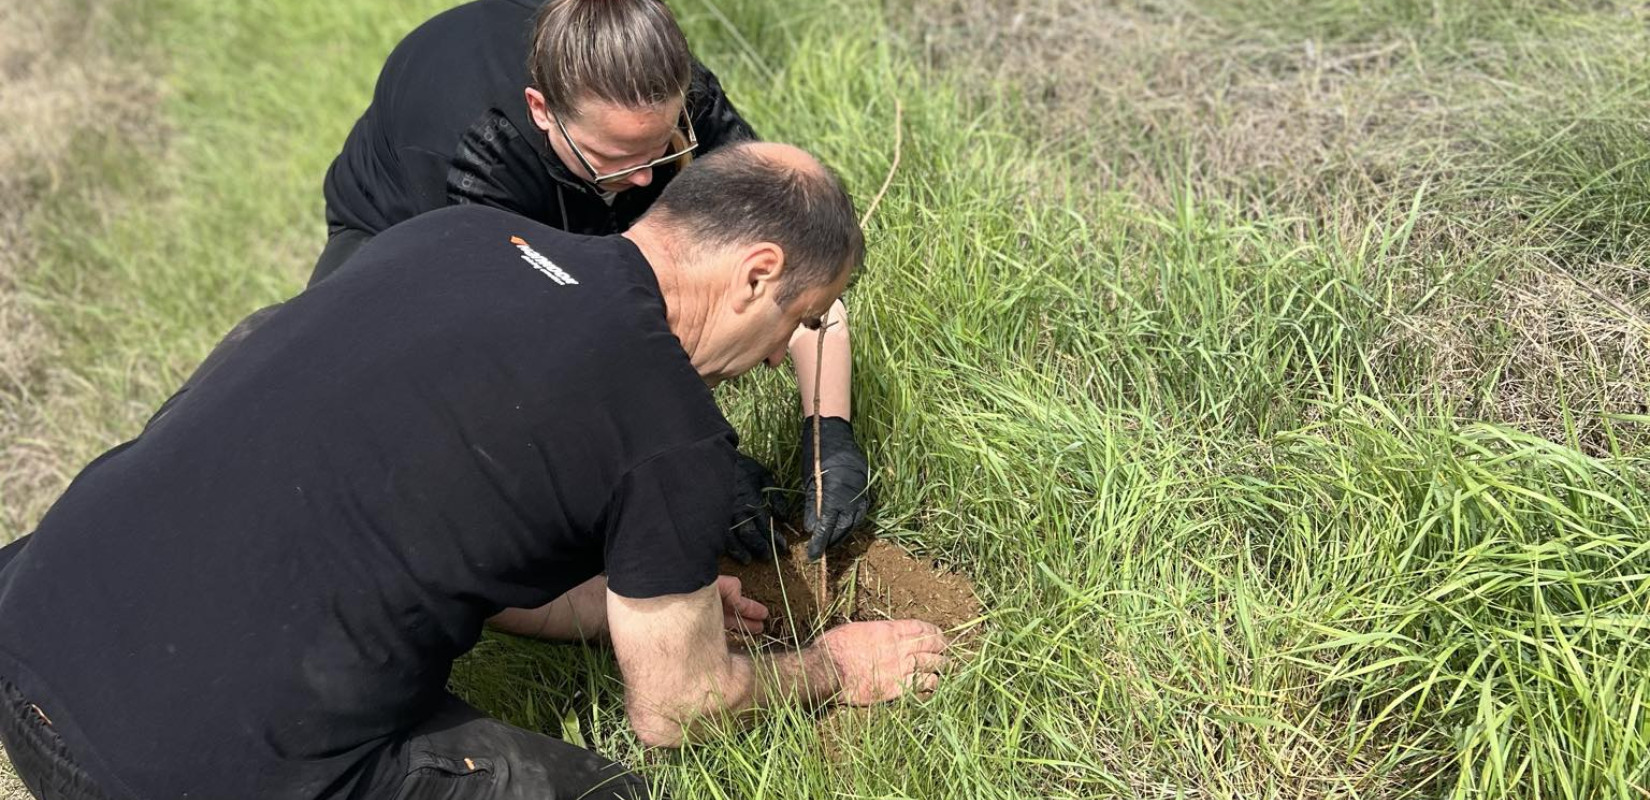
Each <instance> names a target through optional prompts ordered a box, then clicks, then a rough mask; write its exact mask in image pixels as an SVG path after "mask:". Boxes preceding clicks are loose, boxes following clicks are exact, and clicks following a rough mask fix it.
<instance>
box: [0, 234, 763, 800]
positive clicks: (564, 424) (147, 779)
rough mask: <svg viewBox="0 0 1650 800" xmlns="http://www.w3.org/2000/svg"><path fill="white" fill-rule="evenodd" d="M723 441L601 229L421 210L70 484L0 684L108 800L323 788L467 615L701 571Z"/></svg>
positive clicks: (0, 594) (725, 487)
mask: <svg viewBox="0 0 1650 800" xmlns="http://www.w3.org/2000/svg"><path fill="white" fill-rule="evenodd" d="M734 446H735V438H734V433H733V431H732V429H731V428H730V427H729V426H728V423H727V421H726V420H725V419H724V418H723V417H722V415H721V412H720V411H719V410H718V409H717V407H716V404H715V403H714V402H713V400H712V396H711V392H710V390H709V388H708V387H706V385H705V384H704V382H703V381H702V380H701V379H700V378H699V376H698V375H697V374H696V373H695V371H694V369H693V367H692V365H691V363H690V362H689V360H688V357H687V354H686V353H685V352H684V351H683V350H682V347H681V344H680V342H679V341H678V340H677V338H676V337H675V336H674V335H673V334H672V333H671V331H670V329H669V328H668V327H667V326H666V323H665V308H664V301H663V298H662V297H661V295H660V291H659V287H658V284H657V283H656V281H655V278H654V275H653V272H652V270H651V268H650V267H649V265H648V263H647V262H646V260H645V259H644V258H643V257H642V255H641V252H640V251H639V250H637V249H636V247H635V246H634V245H633V244H632V243H631V242H630V241H628V240H626V239H624V238H622V237H618V236H614V237H606V238H591V237H584V236H577V235H573V234H567V233H563V232H561V231H557V230H554V229H552V228H548V227H545V226H542V225H538V224H536V223H533V222H531V221H529V220H526V219H523V218H521V217H517V216H514V215H510V214H507V213H504V212H501V211H497V210H493V209H485V208H479V207H473V206H472V207H461V208H452V209H446V210H443V211H437V212H433V213H431V214H427V215H424V216H421V217H419V218H417V219H416V220H413V221H411V222H408V223H406V224H404V225H400V226H397V227H395V228H392V229H391V230H389V231H386V232H385V233H384V234H382V235H381V236H379V237H377V238H376V239H375V240H374V241H373V242H371V243H370V244H368V245H367V246H366V247H364V248H363V249H362V250H361V251H360V253H359V254H357V255H356V257H355V258H354V259H353V260H351V261H350V262H349V263H348V264H347V265H345V267H344V268H343V269H341V270H340V271H339V272H338V273H337V274H336V275H334V276H333V277H332V278H331V279H329V280H328V281H326V282H324V283H322V284H320V285H318V286H317V287H314V288H312V289H310V290H309V291H307V292H305V293H303V294H301V295H299V296H298V297H297V298H295V299H293V300H292V301H290V302H288V303H287V304H286V305H285V306H284V307H283V308H281V309H280V310H279V311H278V312H276V313H275V315H274V316H272V317H271V318H270V319H269V320H268V322H266V323H265V324H264V325H263V326H261V327H259V328H258V329H257V330H255V331H254V332H253V333H252V334H251V335H250V336H249V337H248V338H247V339H246V340H245V341H244V342H243V343H242V344H241V346H240V348H239V349H238V350H237V351H236V352H235V353H234V354H233V355H232V356H231V357H230V358H229V359H228V360H226V361H225V362H224V363H223V365H222V366H221V367H219V368H218V369H217V371H215V372H213V373H212V374H211V375H210V376H208V377H207V378H205V379H204V380H203V381H202V382H201V383H200V384H199V385H197V386H195V387H194V388H193V389H192V390H190V391H189V392H188V393H186V394H184V395H183V396H182V397H181V398H180V399H179V401H178V403H177V404H176V405H175V406H174V407H173V408H172V410H171V411H170V413H168V414H167V415H165V416H164V417H162V418H161V419H159V420H158V421H156V422H155V423H154V424H153V425H152V426H151V427H150V428H149V429H148V430H146V431H145V432H144V433H143V434H142V435H141V436H140V437H139V438H138V439H136V440H134V441H132V442H128V443H126V444H124V445H121V446H120V447H118V448H115V450H113V451H111V452H110V453H108V454H105V456H103V457H101V458H100V459H98V460H97V461H95V462H93V464H92V465H90V466H88V467H87V468H86V469H85V470H84V471H82V473H81V474H80V475H79V476H78V477H77V478H76V479H75V481H74V483H73V484H72V485H71V486H70V487H69V489H68V490H67V492H66V493H65V494H64V495H63V497H62V498H61V499H59V500H58V502H57V503H56V504H55V505H54V506H53V507H52V508H51V510H50V511H49V512H48V513H47V514H46V516H45V518H44V519H43V520H42V521H41V523H40V526H39V528H38V529H37V531H36V532H35V534H34V536H33V537H32V539H31V540H30V541H29V543H28V545H27V546H26V547H24V548H22V550H21V551H20V552H19V553H18V554H17V555H16V556H15V558H14V559H13V561H12V562H11V564H10V565H9V566H8V567H7V568H6V570H5V571H4V573H3V574H0V676H3V677H6V678H9V679H11V680H12V681H13V682H14V683H16V684H17V685H18V686H19V687H20V688H21V689H22V691H23V692H24V694H25V695H27V696H29V697H30V698H32V699H35V700H36V702H38V703H39V704H40V705H41V706H42V707H43V708H45V709H47V713H48V714H49V715H50V716H51V718H52V720H53V721H54V723H55V724H56V727H57V730H58V731H60V732H61V733H62V735H63V737H64V739H65V740H66V741H67V743H68V745H69V747H70V748H71V751H72V752H73V753H74V755H75V756H76V758H77V759H79V760H81V761H83V762H84V763H85V766H86V768H87V769H88V771H89V772H91V773H92V775H93V776H94V777H95V778H97V779H98V780H100V781H101V782H103V783H105V784H106V785H107V786H108V787H109V788H110V790H111V792H112V793H113V794H115V795H117V796H119V795H125V794H128V793H129V794H131V795H134V796H141V797H181V796H183V795H185V794H187V795H188V796H191V797H206V798H238V799H239V798H262V797H269V798H277V797H279V798H298V797H310V796H315V795H318V794H321V793H323V792H340V791H347V790H348V789H349V788H350V787H352V786H353V785H354V784H355V782H356V781H358V780H359V779H360V777H361V775H362V774H363V771H367V770H372V769H375V768H384V767H383V765H381V764H379V765H375V764H374V763H373V762H374V761H375V759H377V757H378V755H379V754H380V753H381V752H382V750H383V745H384V742H385V739H386V737H389V736H390V735H392V734H393V733H395V732H396V731H398V730H402V729H405V728H406V727H408V726H410V725H412V724H413V723H415V722H416V721H417V720H418V719H420V718H421V717H422V716H424V715H425V714H426V713H427V712H428V710H429V709H430V708H431V704H432V703H433V702H434V701H435V700H436V699H437V698H439V697H440V696H441V693H442V692H443V691H444V687H445V683H446V681H447V677H448V672H449V669H450V667H451V664H452V661H453V659H454V658H456V657H457V656H459V655H460V654H462V653H464V652H465V651H467V650H469V649H470V647H471V646H472V645H473V644H474V643H475V641H476V639H477V638H478V636H479V635H480V633H481V629H482V623H483V621H484V620H485V619H486V618H487V617H488V616H490V615H492V614H495V613H497V612H498V611H500V610H501V609H504V608H507V607H533V606H538V605H541V604H543V603H546V602H549V601H550V600H551V599H553V598H554V597H556V596H557V595H559V594H561V593H562V592H564V591H565V590H567V589H568V588H570V587H572V586H575V585H577V584H578V583H580V582H582V581H584V580H586V579H588V578H590V577H592V576H594V575H596V574H598V573H599V572H602V571H603V570H604V569H605V571H606V572H607V573H608V575H609V586H610V587H611V588H612V589H613V591H615V592H617V593H619V594H621V595H625V596H630V597H651V596H658V595H663V594H675V593H685V592H691V591H694V590H697V589H699V588H702V587H704V586H706V585H708V584H709V583H710V582H711V581H713V580H714V578H715V574H716V559H717V555H718V553H719V551H720V550H721V544H722V535H723V532H724V529H725V527H726V525H727V520H728V518H729V516H730V510H731V508H730V507H731V505H732V497H731V490H730V488H729V487H731V486H732V485H733V460H734Z"/></svg>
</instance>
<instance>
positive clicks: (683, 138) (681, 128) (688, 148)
mask: <svg viewBox="0 0 1650 800" xmlns="http://www.w3.org/2000/svg"><path fill="white" fill-rule="evenodd" d="M556 128H557V129H558V130H560V131H561V138H562V140H563V141H566V142H567V147H568V148H569V149H571V150H572V151H573V156H574V157H575V158H577V159H578V160H579V165H580V166H582V167H584V171H585V172H588V173H590V182H591V183H597V184H601V183H612V182H613V181H618V180H623V179H625V178H628V177H630V176H632V175H635V174H636V173H638V172H641V171H642V170H644V169H653V168H654V167H657V166H660V165H662V164H669V163H671V162H673V161H680V160H681V159H683V158H686V157H687V156H688V154H690V153H692V152H693V151H694V150H695V149H696V148H698V147H699V137H698V135H697V134H695V133H694V132H693V118H692V117H689V116H688V111H687V98H686V97H684V98H682V119H681V120H680V122H679V125H678V127H677V128H676V133H675V134H673V135H672V136H671V137H670V147H671V152H670V153H669V154H668V155H664V156H661V157H659V158H655V159H653V160H652V161H649V162H647V163H645V164H637V165H636V166H634V167H626V168H624V169H621V170H616V171H613V172H609V173H607V174H606V175H603V174H601V173H598V172H596V168H595V167H593V166H591V164H590V159H588V158H585V157H584V151H583V150H580V149H579V145H578V143H576V142H574V141H573V137H572V136H569V135H568V133H567V126H566V125H563V124H562V123H561V116H560V115H559V114H558V115H556Z"/></svg>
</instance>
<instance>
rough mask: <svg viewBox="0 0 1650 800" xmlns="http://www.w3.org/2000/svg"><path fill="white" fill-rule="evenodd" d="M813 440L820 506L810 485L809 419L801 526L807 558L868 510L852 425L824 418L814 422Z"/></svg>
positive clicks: (865, 477) (865, 471) (865, 474)
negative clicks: (817, 445)
mask: <svg viewBox="0 0 1650 800" xmlns="http://www.w3.org/2000/svg"><path fill="white" fill-rule="evenodd" d="M819 441H820V448H819V467H820V472H822V473H824V475H823V479H822V481H821V482H822V483H824V484H825V486H824V490H823V491H824V498H825V500H824V502H823V503H820V502H819V501H818V500H817V499H816V497H817V496H818V494H819V492H820V491H821V490H820V487H819V486H816V485H815V483H814V419H813V417H809V418H807V419H805V420H803V421H802V528H803V530H805V531H807V532H808V536H809V538H808V558H811V559H817V558H819V557H820V556H821V555H824V554H825V549H826V548H828V547H833V546H835V545H836V544H837V543H839V542H841V541H842V540H843V539H846V538H848V532H849V531H851V530H853V529H854V526H856V525H858V524H859V523H861V522H863V521H865V512H866V511H868V510H870V508H871V496H870V494H868V493H867V492H866V491H865V487H866V486H867V485H868V484H869V482H870V475H869V470H870V467H869V466H868V465H867V464H866V463H865V453H864V452H863V451H861V450H860V449H859V443H858V442H856V441H854V426H853V425H851V424H849V423H848V420H845V419H843V418H841V417H825V418H824V419H821V420H820V421H819ZM821 506H823V508H821Z"/></svg>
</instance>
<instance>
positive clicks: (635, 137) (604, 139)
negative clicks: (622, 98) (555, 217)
mask: <svg viewBox="0 0 1650 800" xmlns="http://www.w3.org/2000/svg"><path fill="white" fill-rule="evenodd" d="M527 95H528V97H527V103H528V107H529V109H530V110H531V111H532V114H533V121H534V123H535V124H537V125H538V126H539V128H540V130H542V131H543V132H544V134H545V136H547V137H548V138H549V140H550V148H551V149H552V150H553V151H555V153H556V157H557V158H560V159H561V162H562V163H563V164H565V165H567V168H568V169H570V170H572V171H573V174H575V175H577V176H579V177H580V178H582V179H584V180H586V181H590V182H592V183H596V181H595V179H596V178H597V177H598V176H602V175H607V174H610V173H613V172H619V171H622V170H626V169H629V168H632V167H635V166H638V165H642V164H647V163H648V162H650V161H653V160H654V159H658V158H660V157H663V156H666V155H669V154H671V153H674V152H678V151H679V150H680V149H681V146H682V139H683V136H682V132H681V131H682V127H681V126H682V121H683V120H682V101H681V100H680V99H674V100H669V101H667V102H664V103H660V104H658V105H655V106H642V107H632V106H624V105H619V104H617V103H610V102H607V101H605V100H598V99H594V98H587V99H585V100H584V101H582V102H580V103H578V104H577V105H576V106H575V109H576V110H577V113H576V114H568V115H563V116H561V117H560V118H558V117H557V116H556V115H555V114H554V113H553V112H551V111H550V110H549V108H548V107H546V106H545V104H544V96H543V95H541V94H539V93H538V92H537V91H536V90H533V89H528V90H527ZM535 100H536V102H535ZM652 182H653V169H652V168H651V167H649V168H645V169H639V170H636V171H635V172H632V173H630V174H629V175H623V176H620V177H618V178H615V179H613V180H610V181H604V182H601V183H596V186H597V187H598V188H600V189H601V190H603V191H607V192H622V191H625V190H626V189H633V188H637V187H641V186H646V185H648V184H650V183H652Z"/></svg>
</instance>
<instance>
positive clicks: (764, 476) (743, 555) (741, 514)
mask: <svg viewBox="0 0 1650 800" xmlns="http://www.w3.org/2000/svg"><path fill="white" fill-rule="evenodd" d="M777 490H778V486H777V484H776V482H775V481H774V479H773V473H772V472H769V471H768V468H767V467H764V466H762V462H760V461H757V460H756V459H754V458H751V457H750V456H747V455H745V454H744V453H740V454H738V458H737V459H736V460H735V462H734V465H733V523H732V525H731V526H730V527H729V528H728V536H727V540H726V541H724V542H723V544H722V549H723V550H724V551H725V552H726V553H727V554H728V555H729V556H731V557H733V559H734V560H736V561H738V562H739V563H741V564H749V563H751V559H753V558H761V559H767V558H769V557H771V556H772V555H773V548H774V545H778V546H779V547H780V549H784V548H785V547H786V544H785V535H784V534H782V533H780V532H779V528H778V526H776V525H774V519H773V517H774V512H775V510H776V509H777V506H776V505H775V504H774V502H773V501H772V500H770V499H769V498H770V497H773V496H774V495H773V494H772V493H773V492H774V491H777ZM770 531H771V537H770Z"/></svg>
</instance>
